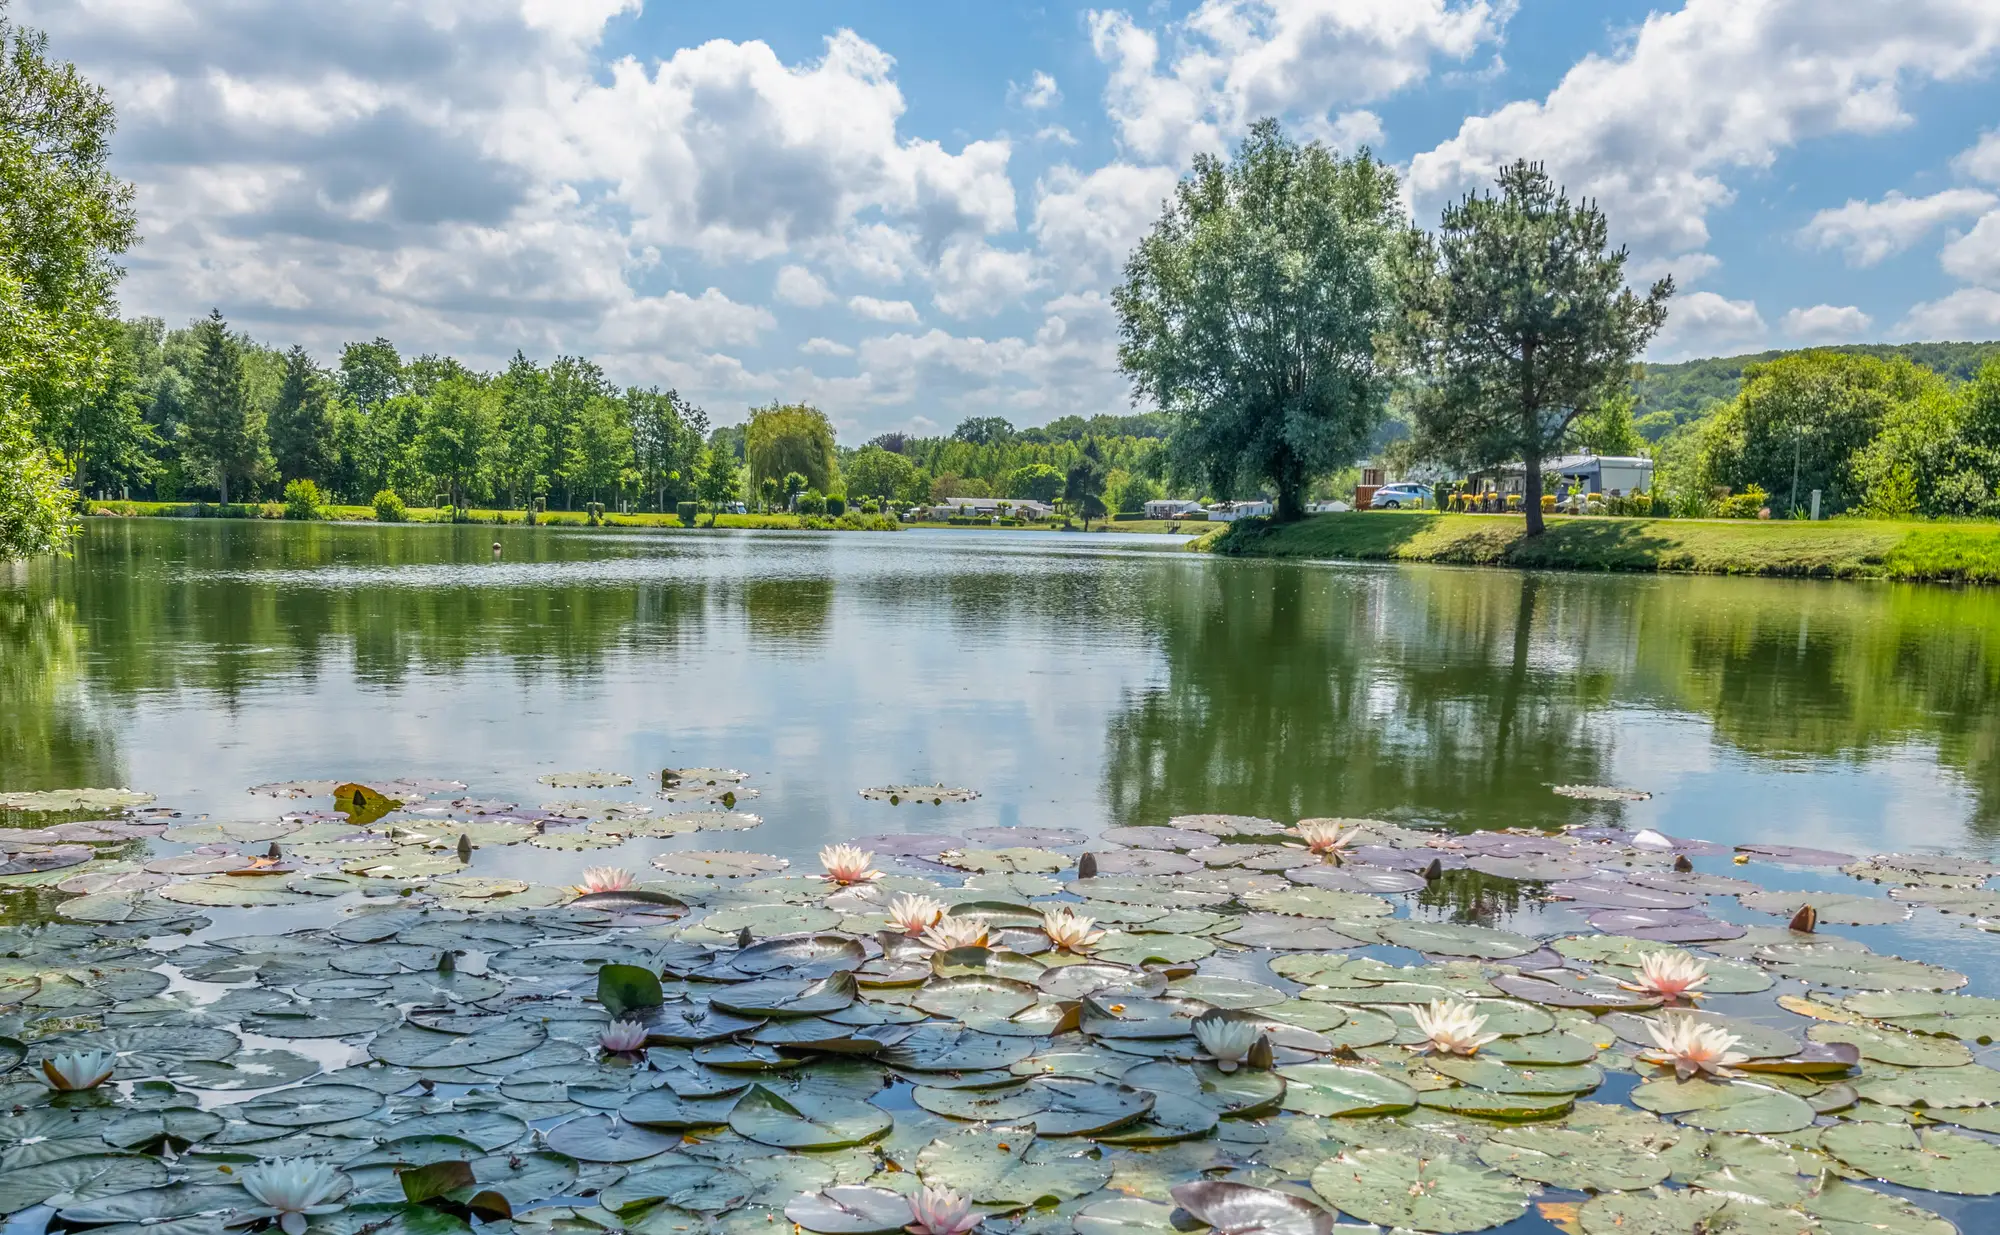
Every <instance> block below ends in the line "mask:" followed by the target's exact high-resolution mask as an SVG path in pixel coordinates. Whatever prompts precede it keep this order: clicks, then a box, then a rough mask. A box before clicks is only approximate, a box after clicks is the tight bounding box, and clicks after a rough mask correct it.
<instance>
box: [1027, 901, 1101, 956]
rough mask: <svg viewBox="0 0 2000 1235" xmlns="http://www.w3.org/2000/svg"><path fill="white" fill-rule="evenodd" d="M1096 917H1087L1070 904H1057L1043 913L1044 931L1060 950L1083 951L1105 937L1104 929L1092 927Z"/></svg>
mask: <svg viewBox="0 0 2000 1235" xmlns="http://www.w3.org/2000/svg"><path fill="white" fill-rule="evenodd" d="M1095 925H1097V919H1096V918H1086V917H1084V916H1083V915H1082V914H1080V913H1078V912H1077V911H1076V910H1074V909H1071V908H1069V907H1068V906H1057V907H1056V908H1054V909H1050V910H1047V911H1045V912H1044V913H1043V914H1042V933H1043V934H1045V935H1047V936H1048V937H1049V942H1050V943H1052V944H1054V945H1055V946H1056V950H1057V951H1059V952H1082V951H1085V950H1087V949H1088V948H1089V947H1090V945H1091V944H1094V943H1096V942H1097V941H1098V940H1100V939H1102V938H1104V932H1103V931H1097V930H1092V929H1090V928H1091V927H1093V926H1095Z"/></svg>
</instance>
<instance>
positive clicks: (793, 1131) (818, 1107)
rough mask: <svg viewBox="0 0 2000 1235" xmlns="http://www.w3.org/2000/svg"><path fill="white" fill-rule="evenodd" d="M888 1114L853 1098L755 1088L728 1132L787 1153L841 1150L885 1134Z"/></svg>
mask: <svg viewBox="0 0 2000 1235" xmlns="http://www.w3.org/2000/svg"><path fill="white" fill-rule="evenodd" d="M893 1123H894V1120H893V1119H892V1118H891V1117H890V1115H889V1113H888V1112H887V1111H884V1110H882V1109H881V1108H880V1107H877V1106H875V1105H873V1104H871V1103H868V1102H863V1101H859V1100H857V1099H853V1098H841V1097H827V1096H823V1095H819V1094H809V1093H792V1094H788V1095H784V1096H780V1095H779V1094H776V1093H773V1092H772V1091H771V1090H769V1089H766V1088H765V1087H764V1086H762V1085H752V1086H751V1087H750V1088H749V1090H748V1091H746V1092H745V1093H744V1095H743V1096H742V1097H741V1098H740V1099H738V1100H737V1102H736V1107H735V1109H734V1110H732V1111H730V1112H729V1126H730V1127H731V1128H734V1129H735V1130H736V1131H737V1133H738V1134H740V1135H742V1136H746V1137H748V1138H749V1139H751V1140H753V1141H756V1142H757V1143H759V1144H761V1145H777V1146H781V1147H783V1148H786V1149H838V1148H840V1147H842V1146H844V1145H860V1144H863V1143H864V1142H867V1141H871V1140H874V1139H875V1138H876V1137H878V1136H881V1135H882V1134H883V1133H885V1132H887V1131H888V1130H889V1128H890V1126H891V1125H892V1124H893Z"/></svg>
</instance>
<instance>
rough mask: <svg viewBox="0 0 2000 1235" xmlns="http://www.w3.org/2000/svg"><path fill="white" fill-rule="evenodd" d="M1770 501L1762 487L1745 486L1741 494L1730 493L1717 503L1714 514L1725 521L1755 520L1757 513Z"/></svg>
mask: <svg viewBox="0 0 2000 1235" xmlns="http://www.w3.org/2000/svg"><path fill="white" fill-rule="evenodd" d="M1770 501H1771V498H1770V495H1769V494H1767V493H1765V492H1764V488H1763V486H1762V485H1745V486H1744V488H1743V492H1741V493H1732V494H1730V495H1729V496H1728V497H1726V498H1723V499H1722V501H1720V502H1719V503H1717V504H1716V512H1715V513H1716V514H1718V515H1720V516H1722V517H1723V518H1725V519H1755V518H1756V517H1757V512H1758V511H1760V510H1762V509H1763V508H1764V507H1765V506H1768V505H1769V504H1770Z"/></svg>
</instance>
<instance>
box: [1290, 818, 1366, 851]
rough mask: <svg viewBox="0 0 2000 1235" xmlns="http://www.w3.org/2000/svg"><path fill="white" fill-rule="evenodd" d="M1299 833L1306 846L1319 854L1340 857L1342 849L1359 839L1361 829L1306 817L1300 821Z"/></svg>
mask: <svg viewBox="0 0 2000 1235" xmlns="http://www.w3.org/2000/svg"><path fill="white" fill-rule="evenodd" d="M1298 835H1299V839H1300V840H1302V841H1304V842H1305V846H1306V848H1307V849H1310V850H1311V851H1312V852H1314V853H1316V854H1318V855H1319V856H1321V857H1323V858H1324V857H1338V856H1339V855H1340V853H1341V851H1342V850H1344V849H1346V848H1347V847H1348V846H1349V845H1351V844H1353V843H1354V842H1355V841H1356V840H1357V839H1359V837H1360V836H1361V829H1360V828H1343V827H1341V826H1340V825H1339V824H1337V823H1332V822H1329V821H1327V820H1325V819H1306V820H1302V821H1301V822H1300V823H1299V826H1298Z"/></svg>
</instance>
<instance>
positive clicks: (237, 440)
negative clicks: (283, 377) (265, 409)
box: [187, 309, 268, 506]
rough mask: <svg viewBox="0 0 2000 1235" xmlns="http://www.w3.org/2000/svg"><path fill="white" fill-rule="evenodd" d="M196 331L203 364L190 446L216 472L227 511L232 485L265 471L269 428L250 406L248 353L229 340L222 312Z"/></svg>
mask: <svg viewBox="0 0 2000 1235" xmlns="http://www.w3.org/2000/svg"><path fill="white" fill-rule="evenodd" d="M194 331H195V341H196V345H197V346H198V347H199V348H200V359H199V361H198V362H197V364H196V367H195V372H194V390H193V392H192V398H190V399H189V401H188V402H189V407H188V422H187V431H188V445H189V447H190V448H191V450H192V452H193V454H194V456H195V458H196V459H197V460H199V461H200V462H201V463H202V464H203V465H204V466H207V467H210V468H212V469H214V472H215V486H216V488H217V489H219V490H221V492H222V503H223V505H225V506H226V505H228V504H229V486H230V482H231V481H234V480H245V481H249V480H254V479H255V478H256V476H257V474H258V472H260V471H262V470H263V464H264V462H265V460H266V458H267V455H268V452H267V451H266V449H265V445H264V423H263V418H262V417H261V416H259V415H258V414H257V410H256V409H255V408H254V407H252V406H251V404H250V391H249V387H248V386H247V385H246V384H245V382H244V380H243V354H242V352H241V351H240V350H239V348H238V346H237V343H236V340H234V339H232V338H230V337H229V326H228V323H226V322H225V321H223V318H222V310H221V309H215V310H212V311H211V312H210V313H209V315H208V316H207V317H206V318H203V319H202V320H201V321H199V322H197V323H195V327H194Z"/></svg>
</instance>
